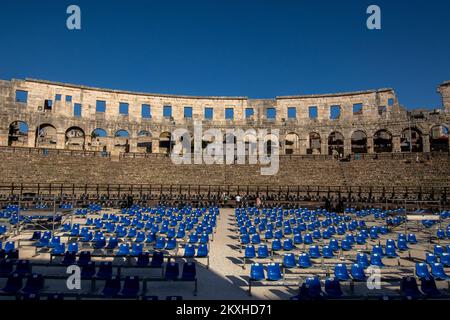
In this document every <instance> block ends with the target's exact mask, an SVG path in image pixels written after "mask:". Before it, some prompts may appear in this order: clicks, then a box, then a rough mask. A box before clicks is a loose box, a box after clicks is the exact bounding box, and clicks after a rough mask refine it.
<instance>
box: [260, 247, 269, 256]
mask: <svg viewBox="0 0 450 320" xmlns="http://www.w3.org/2000/svg"><path fill="white" fill-rule="evenodd" d="M268 256H269V248H268V247H267V245H265V244H261V245H259V246H258V258H267V257H268Z"/></svg>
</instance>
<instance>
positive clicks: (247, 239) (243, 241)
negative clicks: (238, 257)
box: [241, 233, 250, 245]
mask: <svg viewBox="0 0 450 320" xmlns="http://www.w3.org/2000/svg"><path fill="white" fill-rule="evenodd" d="M249 243H250V236H249V234H248V233H244V234H242V235H241V244H242V245H246V244H249Z"/></svg>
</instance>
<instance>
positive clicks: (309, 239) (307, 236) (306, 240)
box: [303, 233, 314, 244]
mask: <svg viewBox="0 0 450 320" xmlns="http://www.w3.org/2000/svg"><path fill="white" fill-rule="evenodd" d="M303 242H304V243H305V244H311V243H313V242H314V239H313V237H312V235H311V234H310V233H307V234H305V236H304V237H303Z"/></svg>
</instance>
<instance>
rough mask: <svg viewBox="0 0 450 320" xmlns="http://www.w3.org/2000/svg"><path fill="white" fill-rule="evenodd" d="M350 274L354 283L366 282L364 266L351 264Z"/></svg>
mask: <svg viewBox="0 0 450 320" xmlns="http://www.w3.org/2000/svg"><path fill="white" fill-rule="evenodd" d="M350 273H351V276H352V279H353V280H355V281H365V280H366V275H365V274H364V266H362V265H360V264H358V263H353V264H352V267H351V269H350Z"/></svg>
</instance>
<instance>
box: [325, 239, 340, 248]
mask: <svg viewBox="0 0 450 320" xmlns="http://www.w3.org/2000/svg"><path fill="white" fill-rule="evenodd" d="M328 246H329V247H330V248H331V250H333V251H339V242H338V240H337V239H330V242H329V243H328Z"/></svg>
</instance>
